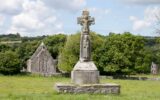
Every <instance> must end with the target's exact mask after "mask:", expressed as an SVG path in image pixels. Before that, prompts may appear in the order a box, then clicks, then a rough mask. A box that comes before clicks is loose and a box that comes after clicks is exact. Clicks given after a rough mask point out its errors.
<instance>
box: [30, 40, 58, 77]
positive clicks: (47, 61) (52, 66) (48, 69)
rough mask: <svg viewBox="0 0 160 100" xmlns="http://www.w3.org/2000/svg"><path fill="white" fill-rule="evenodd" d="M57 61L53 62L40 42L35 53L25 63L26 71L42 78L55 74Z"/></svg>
mask: <svg viewBox="0 0 160 100" xmlns="http://www.w3.org/2000/svg"><path fill="white" fill-rule="evenodd" d="M56 67H57V60H54V59H53V58H52V56H51V54H50V53H49V51H48V50H47V47H46V46H45V45H44V43H43V42H42V43H41V44H40V46H39V47H38V48H37V50H36V51H35V53H34V54H33V55H32V56H31V58H30V59H29V60H28V61H27V71H28V72H31V73H38V74H42V75H44V76H51V75H54V74H56Z"/></svg>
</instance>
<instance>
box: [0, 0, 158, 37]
mask: <svg viewBox="0 0 160 100" xmlns="http://www.w3.org/2000/svg"><path fill="white" fill-rule="evenodd" d="M83 9H88V10H89V11H90V15H91V16H92V17H94V18H95V25H93V26H91V30H92V31H95V32H97V33H100V34H103V35H108V34H109V32H116V33H123V32H126V31H129V32H132V33H133V34H136V35H143V36H158V34H156V32H155V28H156V23H157V18H156V15H160V0H0V34H8V33H17V32H18V33H20V34H21V35H22V36H37V35H38V36H39V35H52V34H57V33H59V32H62V33H66V34H73V33H75V32H77V31H80V29H81V26H80V25H77V17H79V16H81V13H82V10H83Z"/></svg>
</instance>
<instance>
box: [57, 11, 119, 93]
mask: <svg viewBox="0 0 160 100" xmlns="http://www.w3.org/2000/svg"><path fill="white" fill-rule="evenodd" d="M78 24H80V25H81V26H82V32H81V40H80V57H79V61H78V62H77V64H76V65H75V66H74V68H73V70H72V72H71V78H72V83H73V84H56V85H55V88H56V90H57V91H58V92H61V93H74V94H76V93H96V94H119V93H120V85H117V84H98V83H99V71H98V70H97V67H96V65H95V64H94V62H93V61H92V60H91V40H90V35H89V32H90V29H89V26H90V25H91V24H94V18H91V16H89V11H86V10H84V11H83V13H82V16H81V17H78Z"/></svg>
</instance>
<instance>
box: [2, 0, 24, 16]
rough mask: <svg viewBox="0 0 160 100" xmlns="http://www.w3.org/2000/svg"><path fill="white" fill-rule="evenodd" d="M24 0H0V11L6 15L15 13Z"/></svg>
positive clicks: (19, 9)
mask: <svg viewBox="0 0 160 100" xmlns="http://www.w3.org/2000/svg"><path fill="white" fill-rule="evenodd" d="M23 1H24V0H0V12H1V13H3V14H7V15H13V14H17V13H19V12H20V11H21V8H22V3H23Z"/></svg>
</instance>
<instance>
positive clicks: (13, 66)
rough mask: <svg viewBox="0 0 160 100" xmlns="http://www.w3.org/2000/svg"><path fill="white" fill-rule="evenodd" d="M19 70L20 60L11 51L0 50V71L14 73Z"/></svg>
mask: <svg viewBox="0 0 160 100" xmlns="http://www.w3.org/2000/svg"><path fill="white" fill-rule="evenodd" d="M19 72H20V60H19V58H18V55H17V54H16V53H15V52H13V51H5V52H0V73H2V74H16V73H19Z"/></svg>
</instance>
